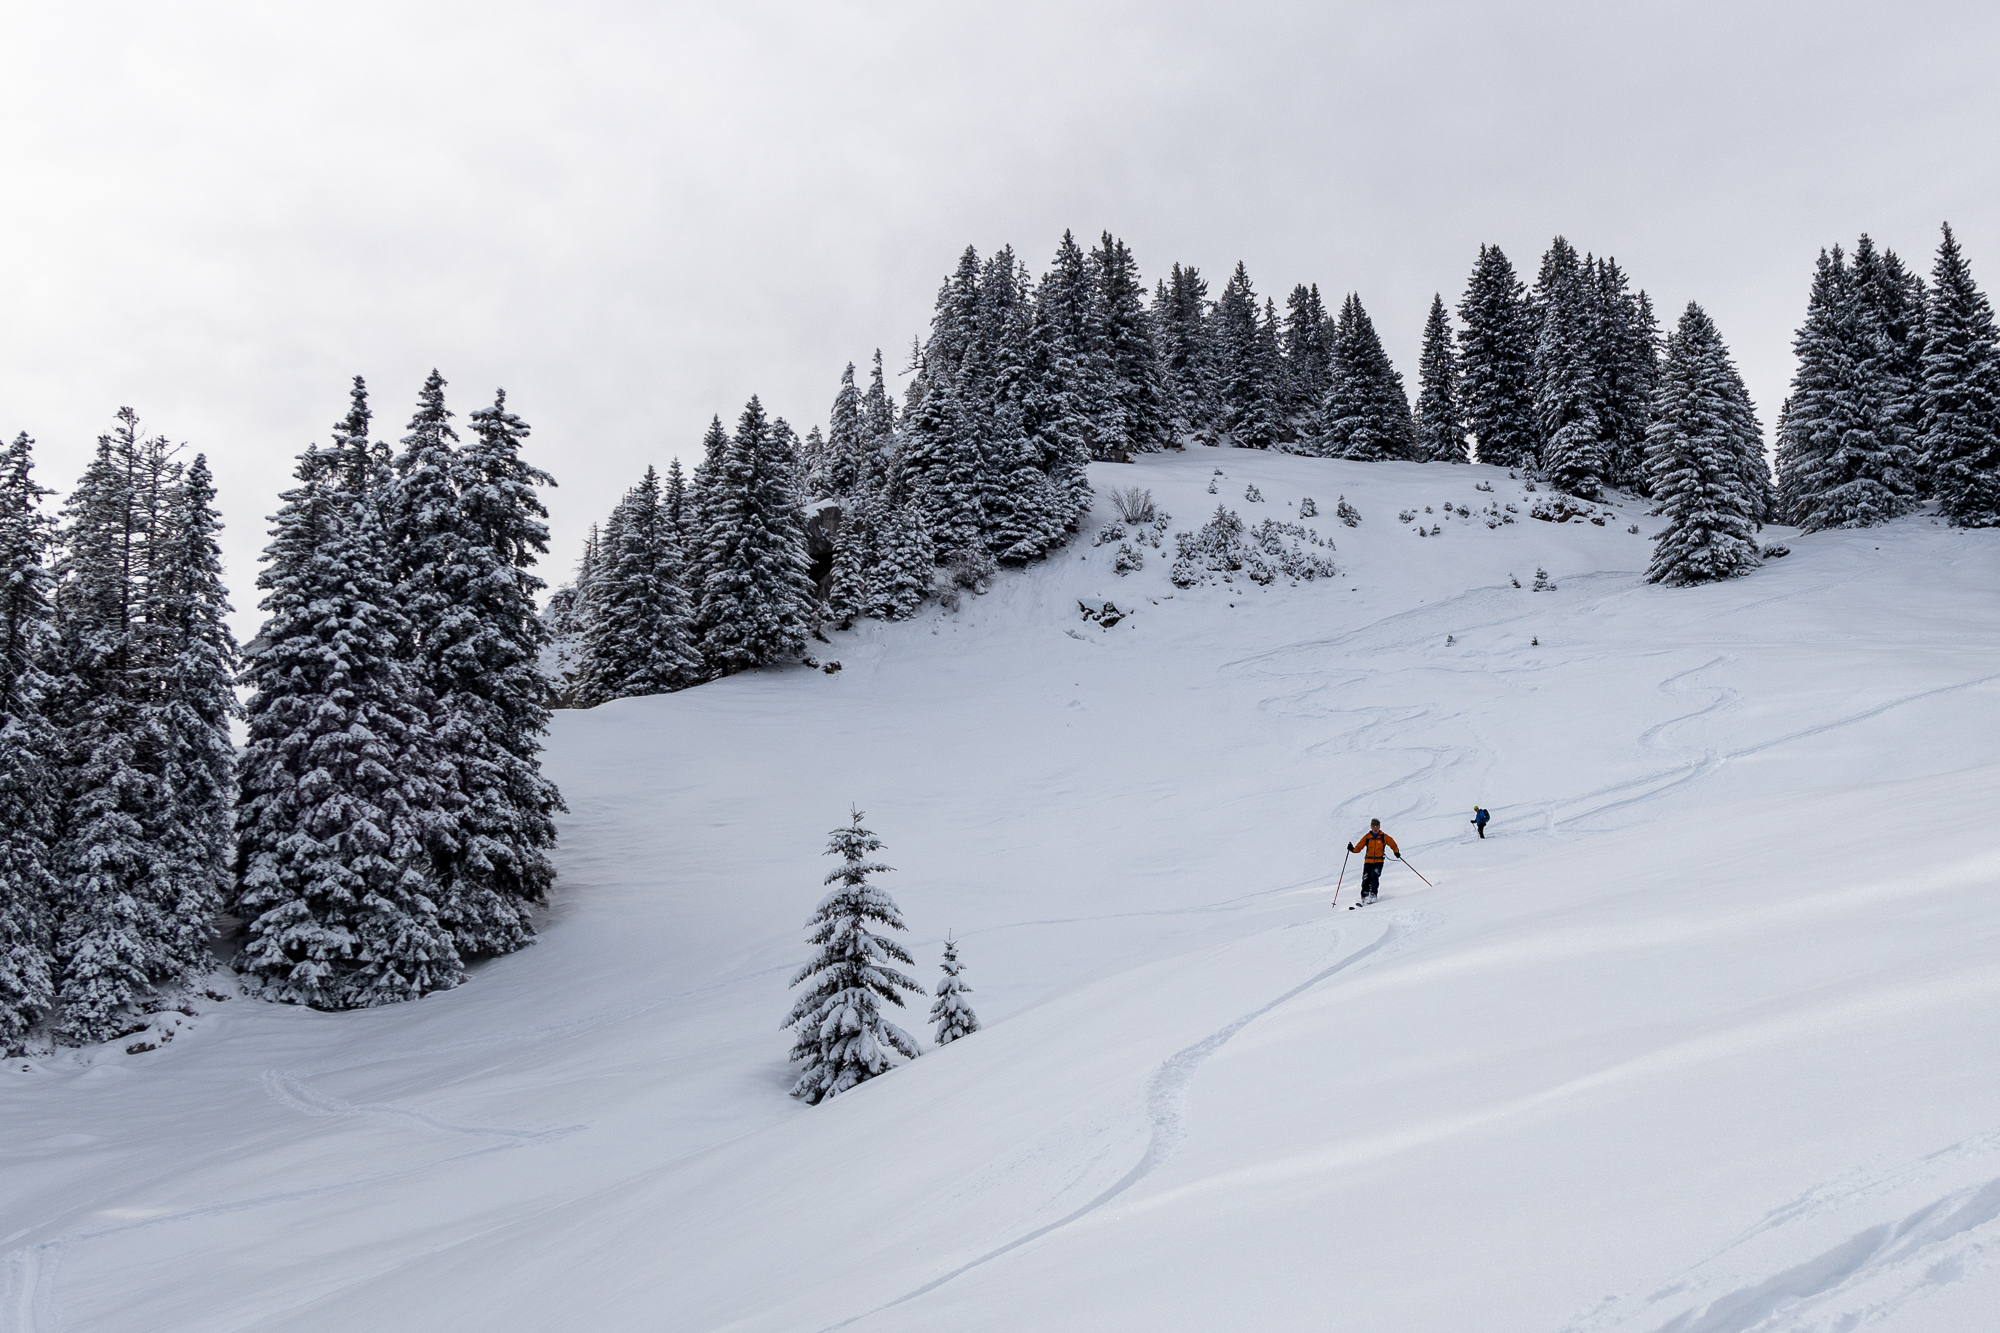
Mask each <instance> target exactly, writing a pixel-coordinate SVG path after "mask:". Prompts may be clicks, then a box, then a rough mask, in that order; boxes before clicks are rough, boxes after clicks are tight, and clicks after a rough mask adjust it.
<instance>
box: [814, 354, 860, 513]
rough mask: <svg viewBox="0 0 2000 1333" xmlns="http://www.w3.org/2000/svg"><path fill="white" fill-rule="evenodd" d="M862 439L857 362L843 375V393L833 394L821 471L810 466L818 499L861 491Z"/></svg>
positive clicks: (841, 380)
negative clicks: (855, 367)
mask: <svg viewBox="0 0 2000 1333" xmlns="http://www.w3.org/2000/svg"><path fill="white" fill-rule="evenodd" d="M864 449H865V445H864V444H863V443H862V439H861V390H859V389H857V388H856V387H854V363H853V362H852V361H850V362H848V363H847V369H846V370H844V371H842V372H841V374H840V390H839V392H837V393H835V394H834V395H833V409H832V411H830V412H829V413H828V414H827V429H826V448H825V449H824V450H823V451H821V462H820V466H819V467H818V468H817V469H813V468H811V467H810V464H809V465H808V473H809V475H810V478H811V486H810V489H811V491H812V494H813V498H814V499H818V498H819V497H821V496H826V495H842V496H845V495H852V494H854V493H855V492H856V491H857V490H859V489H860V481H861V471H862V463H863V452H864Z"/></svg>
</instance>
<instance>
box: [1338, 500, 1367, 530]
mask: <svg viewBox="0 0 2000 1333" xmlns="http://www.w3.org/2000/svg"><path fill="white" fill-rule="evenodd" d="M1333 515H1334V517H1335V518H1337V519H1339V520H1340V521H1341V522H1342V523H1345V524H1346V525H1347V526H1348V527H1350V528H1354V527H1359V526H1360V525H1361V511H1360V510H1358V509H1356V508H1355V507H1354V506H1353V505H1351V504H1349V503H1347V497H1346V496H1344V495H1343V496H1341V497H1340V502H1339V503H1338V504H1336V505H1334V507H1333Z"/></svg>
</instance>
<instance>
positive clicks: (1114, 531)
mask: <svg viewBox="0 0 2000 1333" xmlns="http://www.w3.org/2000/svg"><path fill="white" fill-rule="evenodd" d="M1124 540H1125V525H1124V524H1122V523H1106V524H1105V525H1104V526H1103V527H1101V528H1099V529H1098V530H1097V540H1096V541H1093V542H1092V543H1091V545H1092V546H1109V545H1110V544H1111V543H1113V542H1122V541H1124Z"/></svg>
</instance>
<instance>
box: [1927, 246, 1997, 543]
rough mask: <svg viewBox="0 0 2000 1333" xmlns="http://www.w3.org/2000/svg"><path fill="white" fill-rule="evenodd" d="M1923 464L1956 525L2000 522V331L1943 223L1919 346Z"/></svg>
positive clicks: (1945, 511)
mask: <svg viewBox="0 0 2000 1333" xmlns="http://www.w3.org/2000/svg"><path fill="white" fill-rule="evenodd" d="M1923 402H1924V418H1923V427H1924V434H1923V447H1924V468H1925V471H1926V473H1927V474H1928V475H1929V477H1930V479H1931V485H1932V487H1933V488H1934V489H1935V491H1936V494H1937V498H1938V510H1939V512H1940V513H1942V514H1944V515H1945V517H1946V518H1948V519H1950V520H1951V522H1952V523H1953V524H1955V525H1957V526H1958V527H1962V528H1990V527H1994V526H1996V525H2000V336H1996V334H1995V332H1994V328H1993V307H1992V306H1991V305H1990V304H1989V303H1988V302H1987V299H1986V294H1985V293H1984V292H1982V291H1980V290H1979V287H1978V286H1977V284H1975V283H1974V282H1973V280H1972V270H1971V268H1970V267H1969V266H1968V265H1967V264H1966V262H1965V255H1964V254H1963V253H1962V252H1961V251H1960V250H1959V248H1958V238H1957V237H1955V236H1953V235H1952V234H1951V228H1950V227H1949V226H1947V227H1945V228H1944V240H1943V241H1942V242H1940V243H1939V245H1938V255H1937V263H1936V265H1935V267H1933V268H1932V270H1931V299H1930V320H1929V323H1928V324H1927V325H1926V327H1925V331H1924V350H1923Z"/></svg>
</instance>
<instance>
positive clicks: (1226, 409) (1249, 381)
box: [1214, 261, 1283, 449]
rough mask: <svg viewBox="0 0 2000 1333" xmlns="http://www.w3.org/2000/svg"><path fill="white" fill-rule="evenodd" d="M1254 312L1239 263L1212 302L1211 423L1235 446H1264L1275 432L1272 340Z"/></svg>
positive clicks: (1278, 410) (1278, 412)
mask: <svg viewBox="0 0 2000 1333" xmlns="http://www.w3.org/2000/svg"><path fill="white" fill-rule="evenodd" d="M1260 315H1261V312H1260V311H1259V309H1258V306H1257V293H1256V291H1255V289H1253V288H1252V287H1251V285H1250V274H1249V271H1248V270H1247V269H1245V268H1244V267H1243V264H1242V263H1241V262H1240V261H1239V262H1238V263H1237V265H1236V272H1234V273H1233V274H1231V275H1230V277H1229V283H1228V285H1227V286H1225V287H1224V288H1223V289H1222V298H1221V299H1220V300H1219V301H1218V302H1217V303H1216V307H1215V337H1214V347H1215V360H1216V371H1217V375H1216V381H1217V383H1216V388H1217V399H1218V407H1219V409H1220V411H1219V413H1218V417H1217V421H1216V425H1217V428H1218V429H1219V431H1220V433H1221V434H1222V435H1223V436H1224V437H1225V438H1226V439H1227V440H1228V442H1229V443H1230V444H1232V445H1234V446H1235V447H1236V448H1238V449H1269V448H1270V447H1271V446H1272V445H1274V444H1276V443H1278V440H1279V436H1280V434H1281V427H1282V421H1281V418H1282V416H1283V408H1282V405H1281V404H1280V403H1279V401H1278V391H1279V381H1278V375H1279V366H1278V364H1277V358H1276V346H1275V339H1273V338H1270V337H1268V336H1267V334H1266V330H1265V326H1264V321H1263V319H1262V318H1261V317H1260Z"/></svg>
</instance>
